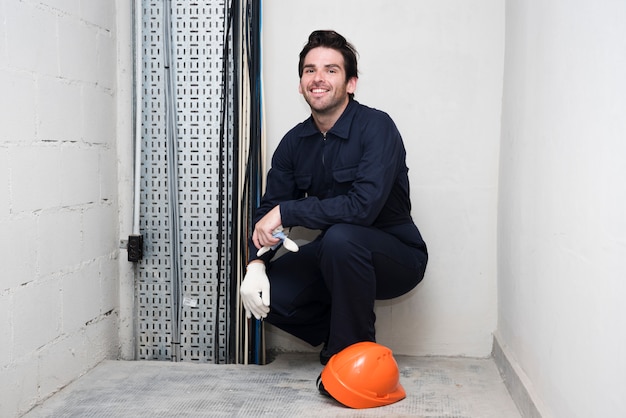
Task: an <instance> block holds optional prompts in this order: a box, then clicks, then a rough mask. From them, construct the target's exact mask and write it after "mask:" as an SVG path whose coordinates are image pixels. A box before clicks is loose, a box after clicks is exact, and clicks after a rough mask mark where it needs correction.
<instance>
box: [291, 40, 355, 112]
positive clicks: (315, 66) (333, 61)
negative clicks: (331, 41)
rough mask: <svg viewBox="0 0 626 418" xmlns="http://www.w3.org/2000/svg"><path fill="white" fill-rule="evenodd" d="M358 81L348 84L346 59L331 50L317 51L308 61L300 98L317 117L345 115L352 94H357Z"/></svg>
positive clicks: (304, 69)
mask: <svg viewBox="0 0 626 418" xmlns="http://www.w3.org/2000/svg"><path fill="white" fill-rule="evenodd" d="M356 82H357V79H356V77H353V78H351V79H350V80H347V81H346V71H345V68H344V61H343V56H342V55H341V53H340V52H339V51H336V50H334V49H331V48H324V47H318V48H313V49H312V50H310V51H309V53H308V54H307V55H306V57H304V63H303V69H302V76H301V77H300V86H299V91H300V94H302V95H303V96H304V99H305V100H306V102H307V103H308V104H309V106H311V111H312V112H314V113H317V114H320V115H322V114H329V115H330V114H333V113H334V112H337V111H339V112H342V111H343V109H344V107H345V106H346V105H347V103H348V93H354V90H355V88H356Z"/></svg>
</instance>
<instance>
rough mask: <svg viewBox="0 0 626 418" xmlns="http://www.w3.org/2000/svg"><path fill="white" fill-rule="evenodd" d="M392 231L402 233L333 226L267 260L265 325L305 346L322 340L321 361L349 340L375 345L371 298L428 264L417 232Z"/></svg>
mask: <svg viewBox="0 0 626 418" xmlns="http://www.w3.org/2000/svg"><path fill="white" fill-rule="evenodd" d="M399 228H401V229H404V230H403V231H402V230H401V229H398V230H397V231H393V232H394V233H393V234H392V233H389V232H386V231H383V230H381V229H378V228H374V227H364V226H358V225H349V224H337V225H334V226H332V227H330V228H329V229H328V230H326V231H325V233H323V234H322V235H321V236H320V237H318V238H317V239H316V240H314V241H313V242H311V243H308V244H306V245H303V246H302V247H300V251H298V252H296V253H290V252H287V253H286V254H284V255H283V256H282V257H279V258H277V259H276V260H274V261H272V262H270V264H269V267H268V269H267V273H268V277H269V279H270V286H271V287H270V313H269V314H268V316H267V318H266V321H267V322H269V323H271V324H272V325H275V326H277V327H278V328H280V329H282V330H284V331H286V332H288V333H290V334H292V335H294V336H296V337H298V338H300V339H302V340H304V341H306V342H307V343H309V344H311V345H313V346H317V345H319V344H321V343H326V344H327V345H326V347H325V350H324V351H325V353H324V354H325V355H328V356H330V355H333V354H336V353H338V352H339V351H341V350H342V349H344V348H345V347H347V346H349V345H351V344H354V343H357V342H361V341H376V331H375V328H374V323H375V321H376V315H375V313H374V301H375V300H376V299H391V298H394V297H397V296H400V295H403V294H405V293H407V292H408V291H410V290H411V289H413V288H414V287H415V286H417V284H418V283H419V282H420V281H421V280H422V278H423V277H424V271H425V269H426V263H427V260H428V255H427V251H426V246H425V244H424V242H423V241H422V238H421V236H420V234H419V232H418V230H417V228H416V227H415V226H414V225H412V224H410V225H403V226H401V227H399ZM406 228H409V231H407V230H406ZM398 231H400V233H399V234H398V233H397V232H398ZM398 235H400V236H403V237H404V238H406V237H410V238H409V239H408V240H407V239H403V240H400V239H399V238H398ZM407 241H408V243H407Z"/></svg>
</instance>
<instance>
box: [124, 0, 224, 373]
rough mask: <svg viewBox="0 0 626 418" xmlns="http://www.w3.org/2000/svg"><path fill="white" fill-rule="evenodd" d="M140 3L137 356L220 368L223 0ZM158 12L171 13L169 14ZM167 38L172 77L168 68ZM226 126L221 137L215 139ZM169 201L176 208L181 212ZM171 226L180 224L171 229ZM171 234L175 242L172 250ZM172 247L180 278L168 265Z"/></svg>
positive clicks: (222, 320)
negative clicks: (170, 123)
mask: <svg viewBox="0 0 626 418" xmlns="http://www.w3.org/2000/svg"><path fill="white" fill-rule="evenodd" d="M142 4H143V11H142V15H143V20H142V22H143V28H142V30H143V37H142V38H143V45H142V46H141V47H142V48H143V61H142V62H143V71H142V76H143V77H142V86H143V88H142V126H143V127H142V167H141V206H140V208H141V216H140V224H141V230H142V233H143V236H144V258H143V259H142V260H141V261H140V262H139V264H138V277H137V290H136V295H137V297H136V303H137V330H138V331H137V332H138V335H137V358H139V359H155V360H172V359H173V360H182V361H199V362H210V363H226V362H229V361H230V356H231V354H230V353H231V350H232V348H231V347H229V338H228V333H229V328H230V326H231V325H230V323H229V322H230V314H229V312H230V311H231V307H230V304H231V303H232V302H231V301H230V297H229V295H230V294H231V293H232V289H231V284H230V280H229V278H230V277H231V272H230V270H231V262H230V255H231V246H232V242H231V241H232V237H231V231H232V222H233V217H232V210H231V202H232V201H233V183H232V178H233V168H232V165H233V151H232V149H233V126H232V122H231V121H232V119H233V118H232V114H231V113H232V108H233V106H232V97H233V95H232V85H230V82H229V80H232V77H228V74H227V72H225V71H224V69H225V68H226V69H229V68H230V66H229V65H224V64H228V62H225V61H224V60H227V61H228V60H229V58H228V56H225V55H226V54H225V52H228V44H226V45H225V41H227V37H228V33H227V30H226V28H227V18H228V12H229V11H228V5H227V4H226V3H225V1H224V0H213V1H209V0H207V1H192V0H172V1H168V0H144V1H143V3H142ZM164 7H170V9H169V11H168V12H167V13H166V9H164ZM167 15H169V16H170V17H171V19H169V20H170V21H169V22H166V20H168V19H166V17H167ZM164 24H168V25H169V27H168V28H165V27H164V26H163V25H164ZM166 29H168V30H166ZM168 32H169V33H170V35H171V38H170V43H171V49H170V51H169V52H170V53H171V57H172V61H171V66H170V68H169V69H168V68H165V67H164V62H165V60H164V59H165V57H166V54H165V52H166V51H165V50H164V48H165V47H166V46H167V44H168V42H166V40H165V39H164V35H166V34H167V33H168ZM166 71H170V73H169V78H171V80H172V84H173V88H172V89H171V92H172V94H173V96H174V97H173V98H172V99H173V100H169V102H170V103H172V102H173V103H174V104H173V105H169V106H168V97H167V92H168V89H167V88H166V85H165V82H166V81H167V79H168V75H167V73H166ZM228 71H230V70H228ZM224 98H230V99H227V100H229V101H230V105H229V106H226V107H224V106H223V102H222V101H223V100H224ZM172 107H173V108H172ZM225 109H226V110H227V111H226V112H224V110H225ZM169 112H175V113H174V114H173V115H174V116H175V129H176V132H175V133H176V135H175V136H174V137H175V138H176V144H175V145H176V148H177V150H176V153H175V154H170V155H174V156H173V157H172V158H170V160H169V163H170V164H169V167H170V169H169V171H168V150H169V151H171V150H172V148H171V145H168V138H171V136H169V135H170V134H172V132H168V130H167V129H168V128H167V118H168V116H172V113H169ZM224 118H226V122H227V123H226V125H225V127H226V129H227V134H226V135H220V134H221V130H220V129H221V126H222V123H223V122H224ZM168 147H170V148H168ZM173 159H175V161H173ZM172 164H175V165H172ZM171 167H175V168H176V170H175V171H176V173H172V172H171ZM174 174H175V175H174ZM174 180H175V181H174ZM172 193H175V196H174V197H175V199H172V198H171V197H172V195H171V194H172ZM172 201H177V202H178V207H177V208H176V209H177V210H173V208H172V207H171V204H172ZM176 212H178V213H177V216H176V218H174V221H175V222H172V218H171V216H172V214H175V213H176ZM173 223H177V224H178V228H177V229H176V230H175V231H173V230H172V226H173V225H172V224H173ZM176 236H177V237H178V240H177V242H172V237H176ZM175 245H178V249H179V250H180V251H179V254H178V255H177V260H176V262H177V263H179V268H178V271H179V272H180V274H177V272H176V271H174V270H175V265H174V264H175V263H173V262H172V254H173V253H174V254H175V253H176V251H173V250H174V248H173V246H175ZM177 287H178V291H177V292H176V291H175V290H176V288H177ZM176 316H178V322H177V323H176V324H174V323H173V322H172V321H174V320H175V319H176ZM176 329H178V332H177V333H176V332H175V331H176ZM173 332H174V333H176V334H178V335H173ZM177 342H179V343H180V344H179V349H175V344H174V343H177Z"/></svg>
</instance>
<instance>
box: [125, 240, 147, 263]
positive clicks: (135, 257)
mask: <svg viewBox="0 0 626 418" xmlns="http://www.w3.org/2000/svg"><path fill="white" fill-rule="evenodd" d="M127 250H128V261H132V262H133V263H136V262H137V261H139V260H141V259H142V258H143V236H142V235H129V236H128V247H127Z"/></svg>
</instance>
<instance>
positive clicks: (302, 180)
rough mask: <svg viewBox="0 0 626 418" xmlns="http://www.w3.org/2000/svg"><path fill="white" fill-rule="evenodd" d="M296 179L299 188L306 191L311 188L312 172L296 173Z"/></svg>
mask: <svg viewBox="0 0 626 418" xmlns="http://www.w3.org/2000/svg"><path fill="white" fill-rule="evenodd" d="M295 180H296V186H297V187H298V190H301V191H303V192H306V191H308V190H309V189H310V188H311V175H310V174H296V175H295Z"/></svg>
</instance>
